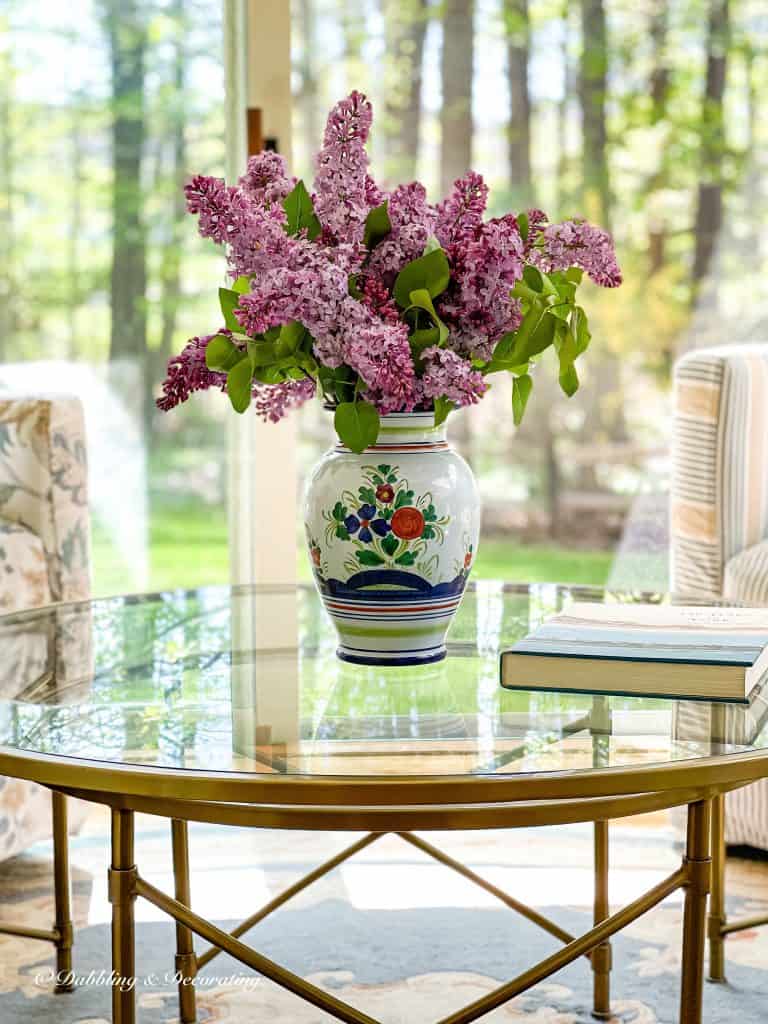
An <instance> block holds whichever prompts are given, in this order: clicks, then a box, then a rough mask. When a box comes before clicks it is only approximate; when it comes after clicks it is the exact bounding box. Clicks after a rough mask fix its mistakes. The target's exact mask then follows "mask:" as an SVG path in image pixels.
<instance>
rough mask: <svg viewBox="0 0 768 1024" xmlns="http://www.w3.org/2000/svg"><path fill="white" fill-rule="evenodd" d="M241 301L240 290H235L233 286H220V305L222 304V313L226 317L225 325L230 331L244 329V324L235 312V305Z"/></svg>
mask: <svg viewBox="0 0 768 1024" xmlns="http://www.w3.org/2000/svg"><path fill="white" fill-rule="evenodd" d="M239 301H240V295H239V293H238V292H235V291H233V290H232V289H231V288H219V305H220V306H221V314H222V316H223V317H224V326H225V327H227V328H228V329H229V330H230V331H239V332H241V331H242V329H243V325H242V324H241V323H240V321H239V320H238V319H237V317H236V316H235V314H234V310H235V307H236V306H237V304H238V303H239Z"/></svg>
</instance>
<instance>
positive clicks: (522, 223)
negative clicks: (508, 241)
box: [517, 213, 528, 242]
mask: <svg viewBox="0 0 768 1024" xmlns="http://www.w3.org/2000/svg"><path fill="white" fill-rule="evenodd" d="M517 227H518V230H519V232H520V237H521V238H522V240H523V241H524V242H527V241H528V214H527V213H518V215H517Z"/></svg>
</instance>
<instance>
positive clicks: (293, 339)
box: [277, 320, 307, 356]
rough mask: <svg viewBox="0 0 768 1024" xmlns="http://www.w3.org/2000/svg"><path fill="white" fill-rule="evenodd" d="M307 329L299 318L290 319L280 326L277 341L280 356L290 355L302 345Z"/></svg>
mask: <svg viewBox="0 0 768 1024" xmlns="http://www.w3.org/2000/svg"><path fill="white" fill-rule="evenodd" d="M306 333H307V329H306V327H305V326H304V324H302V323H299V321H298V320H290V321H289V322H288V323H287V324H283V326H282V327H281V328H280V337H279V338H278V342H277V354H278V356H290V355H293V353H294V352H295V351H296V350H297V349H298V348H300V347H301V343H302V342H303V341H304V336H305V335H306Z"/></svg>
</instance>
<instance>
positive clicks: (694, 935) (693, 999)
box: [680, 800, 712, 1024]
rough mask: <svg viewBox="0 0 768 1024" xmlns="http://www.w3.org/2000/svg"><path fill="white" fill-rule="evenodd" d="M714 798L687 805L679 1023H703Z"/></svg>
mask: <svg viewBox="0 0 768 1024" xmlns="http://www.w3.org/2000/svg"><path fill="white" fill-rule="evenodd" d="M710 811H711V801H709V800H701V801H698V802H697V803H694V804H689V805H688V834H687V838H686V846H685V868H686V871H687V874H688V878H687V881H686V886H685V911H684V917H683V963H682V982H681V986H680V1024H701V1011H702V997H703V989H704V957H705V953H706V948H705V947H706V918H707V896H708V894H709V889H710V880H711V874H712V861H711V859H710V837H711V822H710Z"/></svg>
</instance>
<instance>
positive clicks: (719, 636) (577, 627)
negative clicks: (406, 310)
mask: <svg viewBox="0 0 768 1024" xmlns="http://www.w3.org/2000/svg"><path fill="white" fill-rule="evenodd" d="M766 677H768V609H765V608H715V607H697V606H687V605H677V606H675V605H651V604H590V603H586V602H584V603H582V602H577V603H575V604H572V605H570V607H568V608H567V609H566V610H565V611H564V612H562V613H560V614H559V615H555V616H553V617H552V618H550V619H547V620H546V621H545V622H543V623H542V624H541V625H540V626H539V627H538V628H537V629H535V630H534V631H533V632H532V633H530V634H529V635H528V636H526V637H525V638H524V639H523V640H521V641H519V642H518V643H517V644H515V646H514V647H512V648H511V649H510V650H508V651H504V652H503V653H502V656H501V683H502V686H505V687H509V688H511V689H521V690H567V691H574V692H578V693H607V694H624V695H630V696H647V697H674V698H679V699H690V700H710V701H736V702H740V703H742V704H749V703H750V702H751V701H752V700H754V699H755V696H756V695H757V694H758V693H759V692H760V691H761V690H762V688H763V683H764V681H765V678H766Z"/></svg>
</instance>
